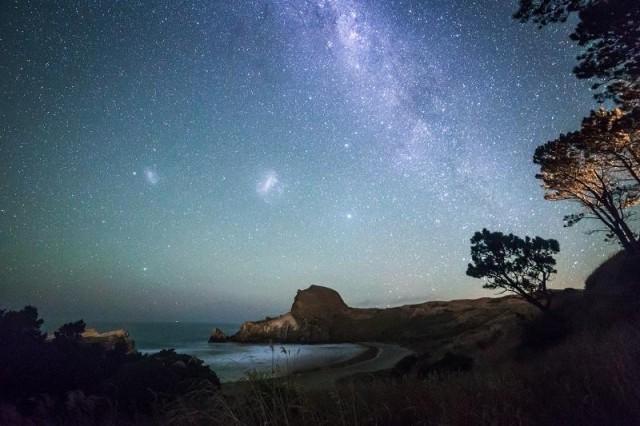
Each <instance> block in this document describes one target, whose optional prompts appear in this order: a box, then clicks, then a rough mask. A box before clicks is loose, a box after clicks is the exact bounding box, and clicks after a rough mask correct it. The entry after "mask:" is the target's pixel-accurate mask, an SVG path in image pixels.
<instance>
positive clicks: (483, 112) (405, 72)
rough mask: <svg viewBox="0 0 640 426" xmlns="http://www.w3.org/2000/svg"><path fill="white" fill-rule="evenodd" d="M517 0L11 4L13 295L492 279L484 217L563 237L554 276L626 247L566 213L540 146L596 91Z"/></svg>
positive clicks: (54, 308) (5, 77) (229, 308)
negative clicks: (538, 162) (474, 257)
mask: <svg viewBox="0 0 640 426" xmlns="http://www.w3.org/2000/svg"><path fill="white" fill-rule="evenodd" d="M515 9H516V3H515V1H488V0H487V1H485V0H483V1H477V2H472V1H465V0H453V1H451V0H437V1H431V0H430V1H422V2H419V1H394V2H387V1H384V2H381V1H346V0H334V1H330V0H327V1H324V0H316V1H302V0H290V1H278V0H274V1H269V0H264V1H251V2H248V1H247V2H244V1H242V2H240V1H208V0H201V1H165V2H146V1H145V2H134V1H100V2H93V1H88V2H77V3H76V4H74V2H71V1H69V2H49V1H43V2H34V1H26V0H16V1H3V2H2V4H1V6H0V58H1V59H0V93H1V94H2V96H1V97H0V166H1V168H0V255H1V259H2V263H1V264H0V305H2V306H4V307H11V308H19V307H21V306H23V305H25V304H33V305H35V306H37V307H39V308H40V311H41V313H42V314H43V315H44V316H45V317H56V318H65V319H77V318H80V317H83V318H85V319H87V320H91V319H96V320H97V319H111V320H123V319H127V320H166V321H174V320H184V321H188V320H210V321H221V320H224V321H240V320H245V319H259V318H261V317H263V316H264V315H266V314H276V313H279V312H283V311H286V310H287V309H288V307H289V306H290V303H291V300H292V298H293V296H294V295H295V291H296V289H299V288H305V287H307V286H308V285H309V284H312V283H315V284H324V285H327V286H329V287H332V288H335V289H336V290H338V291H339V292H340V293H341V294H342V295H343V297H344V298H345V300H346V301H347V302H348V303H349V304H351V305H354V306H392V305H398V304H403V303H410V302H420V301H425V300H435V299H440V300H441V299H451V298H468V297H478V296H483V295H485V296H486V295H491V294H492V292H490V291H488V290H482V289H481V285H482V282H481V281H480V280H476V279H472V278H469V277H466V275H465V271H466V265H467V263H468V262H469V247H470V244H469V239H470V237H471V235H472V234H473V232H475V231H477V230H480V229H482V228H483V227H487V228H489V229H491V230H495V231H503V232H514V233H517V234H519V235H526V234H529V235H540V236H542V237H544V238H550V237H553V238H556V239H558V240H559V241H560V246H561V249H562V252H561V254H560V255H559V259H558V269H559V271H560V273H559V274H558V277H557V279H556V281H555V283H556V284H555V285H556V286H558V287H565V286H573V287H580V286H581V285H582V283H583V281H584V278H585V277H586V276H587V275H588V274H589V272H590V271H591V270H592V269H593V268H594V267H595V266H596V265H598V264H599V263H600V262H601V261H602V260H603V257H604V256H606V255H608V254H609V253H611V252H612V251H614V250H615V249H616V247H615V246H613V245H606V244H605V243H603V242H601V241H600V238H601V235H596V236H588V235H586V233H585V231H586V230H587V229H588V228H586V227H584V226H582V225H580V226H576V227H574V228H563V225H562V217H563V215H564V214H566V213H569V212H571V211H574V210H575V209H576V208H577V206H574V205H571V204H568V203H558V202H556V203H554V202H549V201H545V200H544V199H543V191H542V189H541V188H540V185H539V182H538V181H537V180H536V179H535V178H534V175H535V173H536V167H535V166H534V165H533V163H532V155H533V151H534V149H535V147H536V146H537V145H540V144H542V143H543V142H545V141H547V140H549V139H553V138H555V137H556V136H557V135H558V134H559V133H561V132H566V131H569V130H574V129H576V128H578V127H579V123H580V120H581V118H582V117H583V116H585V115H587V114H588V112H589V110H590V109H592V108H595V107H596V106H597V105H596V103H595V101H594V100H593V99H592V95H591V93H590V91H589V89H588V86H589V83H588V82H584V81H579V80H577V79H575V77H574V76H573V75H572V74H571V69H572V67H573V65H574V64H575V62H576V61H575V55H576V53H577V52H578V49H577V48H576V47H575V46H573V45H572V43H571V42H570V40H569V39H568V34H569V32H570V30H571V26H569V25H556V26H550V27H548V28H545V29H543V30H538V29H537V28H536V27H535V26H534V25H531V24H529V25H524V24H519V23H517V22H515V21H513V20H512V19H511V14H512V13H513V12H514V11H515Z"/></svg>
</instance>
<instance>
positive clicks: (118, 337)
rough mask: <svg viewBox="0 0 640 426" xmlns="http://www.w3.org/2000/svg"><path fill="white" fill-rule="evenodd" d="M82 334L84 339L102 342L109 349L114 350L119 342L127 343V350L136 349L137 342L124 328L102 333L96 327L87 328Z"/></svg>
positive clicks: (91, 341) (90, 341) (88, 341)
mask: <svg viewBox="0 0 640 426" xmlns="http://www.w3.org/2000/svg"><path fill="white" fill-rule="evenodd" d="M80 336H81V337H82V340H83V341H85V342H87V343H98V344H101V345H103V346H104V347H105V348H106V349H107V350H112V349H113V348H115V347H116V345H119V344H121V345H125V347H126V348H127V352H133V351H134V350H135V343H134V341H133V340H131V338H130V337H129V332H128V331H126V330H123V329H118V330H112V331H106V332H104V333H100V332H99V331H98V330H96V329H95V328H87V329H86V330H85V331H84V332H83V333H82V334H81V335H80Z"/></svg>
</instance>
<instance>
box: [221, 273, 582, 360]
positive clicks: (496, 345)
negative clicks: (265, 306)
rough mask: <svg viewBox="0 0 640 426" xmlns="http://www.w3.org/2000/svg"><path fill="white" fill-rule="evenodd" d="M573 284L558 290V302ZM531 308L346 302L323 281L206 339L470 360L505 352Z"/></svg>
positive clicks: (500, 300) (494, 302)
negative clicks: (389, 347)
mask: <svg viewBox="0 0 640 426" xmlns="http://www.w3.org/2000/svg"><path fill="white" fill-rule="evenodd" d="M576 293H578V292H577V291H576V290H569V291H566V292H558V294H557V295H556V299H557V300H558V303H562V300H567V299H568V298H572V297H573V295H575V294H576ZM537 314H538V312H537V309H536V308H535V307H533V306H532V305H530V304H528V303H526V302H525V301H523V300H522V299H520V298H518V297H516V296H505V297H497V298H492V297H485V298H479V299H468V300H452V301H447V302H441V301H432V302H425V303H420V304H414V305H404V306H399V307H393V308H384V309H383V308H352V307H350V306H348V305H347V304H346V303H345V302H344V300H343V299H342V297H341V296H340V294H339V293H338V292H337V291H335V290H333V289H331V288H328V287H323V286H319V285H312V286H310V287H309V288H307V289H305V290H298V293H297V294H296V296H295V299H294V301H293V305H292V306H291V310H290V311H289V312H287V313H284V314H282V315H280V316H278V317H275V318H266V319H264V320H261V321H248V322H245V323H243V324H242V325H241V327H240V329H239V331H238V332H237V333H236V334H234V335H232V336H229V337H225V338H224V339H222V338H221V336H220V335H219V334H218V335H213V336H212V337H211V339H212V341H233V342H243V343H265V342H278V343H341V342H367V341H370V342H373V341H375V342H387V343H397V344H400V345H403V346H406V347H409V348H412V349H414V350H416V351H417V352H419V353H422V354H425V353H428V354H429V358H430V359H441V358H442V357H443V356H445V355H446V354H447V353H456V354H458V353H462V354H465V355H468V356H472V357H473V358H474V359H475V360H476V361H480V362H482V361H483V360H487V361H489V360H492V361H495V360H496V358H504V357H507V356H511V354H512V350H513V349H514V348H515V347H516V346H517V345H518V343H519V342H520V336H521V334H522V326H523V324H524V323H525V322H526V321H525V320H526V319H531V318H533V317H534V316H536V315H537Z"/></svg>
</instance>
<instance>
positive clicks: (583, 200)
mask: <svg viewBox="0 0 640 426" xmlns="http://www.w3.org/2000/svg"><path fill="white" fill-rule="evenodd" d="M634 116H635V113H630V114H624V113H623V112H622V110H619V109H616V110H613V111H604V110H601V111H596V112H592V113H591V115H590V116H589V117H587V118H585V119H584V121H583V124H582V128H581V129H580V130H579V131H577V132H571V133H568V134H566V135H560V137H558V138H557V139H555V140H552V141H549V142H547V143H546V144H544V145H542V146H539V147H538V148H537V149H536V152H535V154H534V157H533V162H534V163H535V164H537V165H539V166H540V172H539V173H538V174H537V175H536V178H538V179H540V180H542V182H543V187H544V189H545V198H546V199H548V200H554V201H556V200H569V201H575V202H578V203H580V204H581V205H582V206H583V207H584V211H582V212H579V213H576V214H571V215H568V216H565V226H573V225H575V224H576V223H578V222H580V221H582V220H583V219H598V220H600V221H601V222H602V223H603V224H604V225H605V229H599V228H597V229H595V230H593V231H591V232H598V231H605V232H606V239H613V238H615V239H617V240H618V242H619V243H620V244H621V245H622V246H623V247H624V248H625V249H627V250H630V251H634V250H636V249H637V248H638V236H637V234H636V233H635V232H634V231H633V230H632V229H631V227H630V225H629V220H630V219H631V218H632V216H633V214H634V212H633V210H632V208H633V207H634V206H636V205H638V204H639V203H640V179H639V175H640V161H638V160H639V159H640V155H639V154H640V149H639V147H638V143H639V142H638V131H637V130H636V129H637V128H636V125H637V120H635V118H634Z"/></svg>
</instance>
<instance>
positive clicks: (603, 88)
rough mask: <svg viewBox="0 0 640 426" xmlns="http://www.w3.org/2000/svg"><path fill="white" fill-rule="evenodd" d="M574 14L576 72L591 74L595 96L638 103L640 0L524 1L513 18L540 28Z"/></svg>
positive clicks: (626, 103)
mask: <svg viewBox="0 0 640 426" xmlns="http://www.w3.org/2000/svg"><path fill="white" fill-rule="evenodd" d="M571 15H576V16H577V20H578V23H577V25H576V27H575V28H574V30H573V32H572V33H571V36H570V37H571V39H572V40H574V41H576V42H577V43H578V45H579V46H581V47H583V48H584V49H583V51H582V52H581V53H580V54H579V55H578V57H577V60H578V64H577V65H576V66H575V68H574V69H573V73H574V74H575V75H576V77H578V78H580V79H593V80H594V81H595V83H594V84H593V87H592V88H593V89H594V90H596V94H595V97H596V99H598V100H599V101H604V100H606V99H611V100H613V101H614V102H616V103H617V104H619V105H622V106H623V107H624V108H625V109H633V108H634V107H640V2H639V1H637V0H520V5H519V9H518V11H517V12H516V13H515V14H514V18H515V19H518V20H520V21H521V22H528V21H532V22H534V23H536V24H538V25H539V26H540V27H542V26H545V25H547V24H549V23H555V22H565V21H567V19H568V18H569V17H570V16H571Z"/></svg>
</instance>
